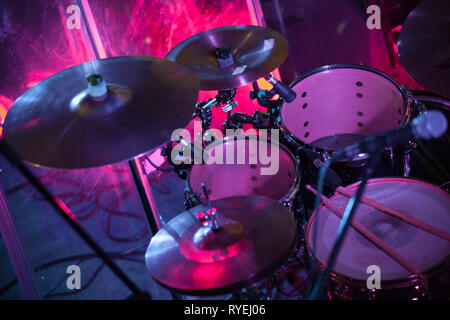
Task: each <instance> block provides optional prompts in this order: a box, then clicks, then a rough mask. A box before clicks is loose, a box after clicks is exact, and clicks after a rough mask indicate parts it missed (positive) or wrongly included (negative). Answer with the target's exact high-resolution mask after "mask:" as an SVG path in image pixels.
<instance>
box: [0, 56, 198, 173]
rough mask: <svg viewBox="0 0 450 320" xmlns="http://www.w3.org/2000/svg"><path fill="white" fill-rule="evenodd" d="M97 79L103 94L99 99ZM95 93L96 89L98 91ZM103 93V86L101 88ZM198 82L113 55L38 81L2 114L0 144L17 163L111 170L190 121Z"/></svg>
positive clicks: (163, 64) (175, 70) (155, 62)
mask: <svg viewBox="0 0 450 320" xmlns="http://www.w3.org/2000/svg"><path fill="white" fill-rule="evenodd" d="M88 74H97V75H101V77H103V80H104V82H105V83H106V87H107V93H106V94H105V95H103V96H102V97H97V98H94V97H92V95H91V94H90V92H91V93H92V94H93V95H98V94H100V95H101V94H102V92H100V93H98V92H97V91H99V90H100V91H101V90H102V87H101V79H99V78H97V77H96V76H91V77H90V78H89V79H90V82H91V89H92V91H89V90H88V82H87V79H86V75H88ZM98 88H100V89H98ZM103 88H105V87H103ZM198 91H199V81H198V79H197V77H196V76H195V75H194V74H193V73H192V72H190V71H189V70H188V69H186V68H184V67H182V66H180V65H179V64H176V63H174V62H172V61H168V60H165V59H160V58H153V57H115V58H108V59H102V60H94V61H90V62H86V63H83V64H80V65H77V66H74V67H72V68H69V69H66V70H63V71H61V72H58V73H57V74H55V75H53V76H51V77H49V78H47V79H45V80H43V81H41V82H40V83H38V84H37V85H35V86H34V87H32V88H30V89H29V90H28V91H26V92H25V93H24V94H23V95H22V96H20V97H19V98H18V99H17V100H16V101H15V102H14V104H13V106H12V107H11V109H10V110H9V112H8V114H7V116H6V119H5V123H4V129H3V135H4V138H5V140H6V141H7V142H8V143H9V144H10V145H11V146H12V147H13V148H14V149H15V150H16V151H17V152H18V153H19V155H20V156H22V158H23V159H24V160H26V161H28V162H31V163H33V164H37V165H40V166H45V167H51V168H63V169H77V168H90V167H96V166H102V165H106V164H112V163H116V162H119V161H123V160H127V159H131V158H133V157H135V156H137V155H140V154H143V153H145V152H147V151H149V150H151V149H153V148H155V147H157V146H158V145H160V144H161V143H163V142H165V141H167V140H169V139H170V137H171V134H172V131H173V130H174V129H177V128H183V127H185V126H186V125H187V123H188V121H189V120H190V119H191V116H192V112H193V106H194V104H195V102H196V100H197V96H198Z"/></svg>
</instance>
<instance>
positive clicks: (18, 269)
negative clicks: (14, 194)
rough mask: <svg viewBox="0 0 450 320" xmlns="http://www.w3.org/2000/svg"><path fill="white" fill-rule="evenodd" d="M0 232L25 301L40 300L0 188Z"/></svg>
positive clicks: (30, 269) (31, 270) (31, 271)
mask: <svg viewBox="0 0 450 320" xmlns="http://www.w3.org/2000/svg"><path fill="white" fill-rule="evenodd" d="M0 232H1V235H2V238H3V242H4V243H5V247H6V251H8V255H9V259H10V260H11V264H12V265H13V268H14V272H15V273H16V277H17V281H18V282H19V286H20V288H21V289H22V293H23V297H24V298H25V300H37V299H41V295H40V293H39V290H38V288H37V286H36V283H35V281H34V278H33V269H32V268H31V267H30V265H29V263H28V260H27V258H26V257H25V253H24V251H23V248H22V244H21V242H20V238H19V235H18V234H17V232H16V228H15V226H14V221H13V219H12V217H11V214H10V213H9V210H8V207H7V205H6V199H5V195H4V193H3V189H2V188H1V186H0Z"/></svg>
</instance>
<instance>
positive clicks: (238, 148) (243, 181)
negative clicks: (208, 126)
mask: <svg viewBox="0 0 450 320" xmlns="http://www.w3.org/2000/svg"><path fill="white" fill-rule="evenodd" d="M258 147H259V146H258ZM271 147H276V148H277V149H278V154H279V157H275V156H271V151H270V150H271ZM229 148H231V149H232V150H234V162H233V163H232V164H226V163H225V162H226V161H225V160H226V155H227V152H228V150H229ZM257 150H258V149H256V150H253V152H252V151H251V150H250V148H249V140H244V139H238V140H233V139H230V137H229V138H226V139H222V140H219V141H215V142H214V143H213V144H211V145H209V146H208V147H207V148H206V151H207V153H208V154H210V155H211V154H212V155H216V154H221V155H223V159H224V161H223V164H203V165H199V164H196V165H194V166H193V167H192V170H191V172H190V174H189V186H190V188H191V189H192V191H193V192H195V193H196V194H197V195H202V194H203V192H202V189H201V183H202V182H203V183H205V185H206V187H207V189H208V192H209V197H210V199H211V200H216V199H221V198H227V197H235V196H245V195H260V196H265V197H268V198H271V199H274V200H280V199H282V198H283V197H284V196H286V195H288V194H289V192H290V191H291V189H292V188H293V186H294V185H295V182H296V168H295V162H294V159H293V157H292V155H291V154H290V153H289V152H288V151H287V149H285V147H279V146H277V145H274V144H270V145H269V146H267V154H268V155H269V157H270V158H271V159H272V160H271V161H278V171H277V172H276V173H275V174H273V175H262V174H261V168H264V167H265V168H268V167H270V166H273V165H274V164H273V163H272V164H266V163H264V162H263V161H261V159H260V157H259V156H258V152H257ZM238 156H240V157H243V158H244V159H245V162H244V164H237V159H238ZM250 158H251V159H252V160H253V161H255V162H256V163H251V162H250V160H249V159H250Z"/></svg>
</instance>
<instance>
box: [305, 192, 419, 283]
mask: <svg viewBox="0 0 450 320" xmlns="http://www.w3.org/2000/svg"><path fill="white" fill-rule="evenodd" d="M306 189H308V190H309V191H311V192H312V193H314V194H315V195H317V191H316V190H315V189H314V188H313V187H311V186H310V185H307V186H306ZM320 199H321V200H322V202H323V204H324V205H325V206H326V207H327V208H328V209H330V210H331V211H332V212H333V213H334V214H336V215H337V216H338V217H339V218H341V219H342V217H343V216H344V211H343V210H342V209H341V208H339V207H338V206H337V205H336V204H335V203H334V202H333V201H331V200H330V199H328V198H327V197H325V196H324V195H321V196H320ZM350 225H351V226H352V227H353V228H354V229H355V230H356V231H358V232H359V233H360V234H361V235H362V236H364V237H365V238H366V239H367V240H369V241H370V242H372V243H373V244H374V245H375V246H377V247H378V248H380V249H381V250H382V251H384V253H386V254H387V255H388V256H390V257H391V258H392V259H394V260H395V261H396V262H397V263H398V264H400V265H401V266H402V267H404V268H405V269H406V270H408V271H409V272H411V273H412V274H420V271H419V270H418V269H417V268H416V267H415V266H414V265H412V264H411V263H410V262H409V261H408V260H406V259H405V258H403V257H402V256H401V255H400V254H399V253H398V252H397V251H395V250H394V249H392V248H391V247H390V246H389V245H387V244H386V243H385V242H384V241H383V240H381V239H380V238H378V237H377V236H376V235H375V234H373V233H372V232H371V231H370V230H368V229H367V228H366V227H364V226H363V225H362V224H360V223H359V222H358V221H356V220H354V219H353V220H351V221H350Z"/></svg>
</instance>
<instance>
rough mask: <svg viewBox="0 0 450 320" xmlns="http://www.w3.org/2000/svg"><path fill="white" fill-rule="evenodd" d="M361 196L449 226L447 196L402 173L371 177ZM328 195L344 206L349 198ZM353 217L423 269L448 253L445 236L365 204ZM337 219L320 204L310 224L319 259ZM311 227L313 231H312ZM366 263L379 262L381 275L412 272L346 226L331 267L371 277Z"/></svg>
mask: <svg viewBox="0 0 450 320" xmlns="http://www.w3.org/2000/svg"><path fill="white" fill-rule="evenodd" d="M357 185H358V184H353V185H351V186H349V187H348V188H350V189H352V190H353V191H355V190H356V188H357ZM364 196H365V197H367V198H370V199H373V200H375V201H377V202H380V203H382V204H384V205H386V206H388V207H391V208H394V209H397V210H399V211H401V212H403V213H405V214H407V215H409V216H411V217H414V218H416V219H418V220H421V221H423V222H426V223H428V224H430V225H432V226H434V227H436V228H438V229H440V230H443V231H446V232H450V196H449V195H448V194H447V193H445V192H444V191H443V190H441V189H439V188H437V187H435V186H433V185H430V184H427V183H424V182H421V181H417V180H412V179H404V178H383V179H372V180H369V182H368V184H367V186H366V190H365V192H364ZM331 199H332V201H333V202H334V203H336V204H337V205H338V206H339V207H340V208H342V209H343V210H344V209H345V207H346V204H347V202H348V200H349V198H347V197H346V196H343V195H335V196H333V197H332V198H331ZM354 219H356V220H357V221H359V222H360V223H361V224H362V225H364V226H365V227H366V228H368V229H369V230H370V231H371V232H373V233H374V234H375V235H377V236H378V237H379V238H380V239H381V240H383V241H384V242H385V243H387V244H388V245H389V246H390V247H391V248H393V249H394V250H396V251H397V252H398V253H399V254H400V255H401V256H403V257H404V258H405V259H406V260H408V261H409V262H411V263H412V264H413V265H414V266H415V267H416V268H418V269H419V270H420V271H421V272H425V271H427V270H430V269H431V268H433V267H435V266H437V265H439V264H440V263H441V262H443V261H444V260H445V259H446V258H447V257H448V255H449V254H450V243H449V242H448V241H446V240H444V239H442V238H439V237H437V236H435V235H433V234H430V233H428V232H426V231H423V230H421V229H418V228H416V227H414V226H412V225H410V224H408V223H406V222H402V221H400V220H399V219H398V218H395V217H391V216H390V215H388V214H386V213H383V212H380V211H378V210H376V209H374V208H373V207H370V206H368V205H365V204H362V203H361V204H360V205H359V206H358V209H357V212H356V213H355V215H354ZM339 223H340V219H339V218H338V217H337V216H336V215H335V214H334V213H332V212H331V211H330V210H328V209H327V208H325V207H321V208H320V209H319V210H318V212H317V213H315V214H314V216H313V217H312V218H311V220H310V222H309V224H308V235H307V241H308V246H309V248H310V250H312V252H313V254H314V256H315V257H316V258H317V259H318V260H319V261H320V262H321V263H323V264H326V262H327V261H328V257H329V255H330V253H331V250H332V248H333V245H334V241H335V238H336V232H337V229H338V226H339ZM315 231H316V232H317V234H316V235H314V232H315ZM314 241H315V242H314ZM370 265H377V266H379V267H380V269H381V281H387V280H402V279H406V278H408V277H409V276H410V275H411V274H410V272H408V271H407V270H406V269H404V268H403V267H402V266H401V265H399V264H398V263H397V262H395V261H394V260H393V259H392V258H390V257H389V256H388V255H386V254H385V253H384V252H383V251H381V250H380V249H378V248H377V247H375V246H374V245H373V244H372V243H371V242H369V240H367V239H366V238H364V237H363V236H362V235H361V234H359V233H358V232H357V231H355V229H353V228H352V227H350V228H349V229H348V232H347V234H346V237H345V239H344V241H343V244H342V247H341V250H340V252H339V254H338V258H337V261H336V265H335V267H334V272H336V273H338V274H340V275H344V276H346V277H350V278H353V279H358V280H364V281H365V280H367V278H368V277H369V274H368V273H367V267H368V266H370Z"/></svg>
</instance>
